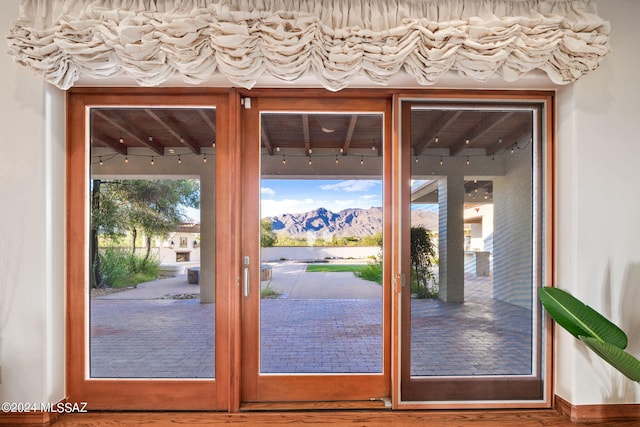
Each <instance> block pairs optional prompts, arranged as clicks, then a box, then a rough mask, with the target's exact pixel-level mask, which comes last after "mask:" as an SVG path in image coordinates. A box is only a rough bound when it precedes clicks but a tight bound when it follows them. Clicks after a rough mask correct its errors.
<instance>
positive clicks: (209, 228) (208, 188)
mask: <svg viewBox="0 0 640 427" xmlns="http://www.w3.org/2000/svg"><path fill="white" fill-rule="evenodd" d="M214 175H215V173H214V170H213V169H209V168H205V170H204V171H203V173H202V174H200V302H201V303H209V302H215V301H216V286H215V277H216V260H215V253H216V252H215V242H216V240H215V238H216V233H215V208H216V203H215V182H214Z"/></svg>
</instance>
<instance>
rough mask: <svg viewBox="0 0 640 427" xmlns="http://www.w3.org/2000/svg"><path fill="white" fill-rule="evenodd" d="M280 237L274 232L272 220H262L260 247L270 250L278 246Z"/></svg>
mask: <svg viewBox="0 0 640 427" xmlns="http://www.w3.org/2000/svg"><path fill="white" fill-rule="evenodd" d="M277 241H278V236H277V235H276V232H275V231H273V222H272V221H271V219H270V218H262V219H261V220H260V246H261V247H263V248H270V247H272V246H274V245H275V244H276V242H277Z"/></svg>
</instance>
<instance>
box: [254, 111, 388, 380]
mask: <svg viewBox="0 0 640 427" xmlns="http://www.w3.org/2000/svg"><path fill="white" fill-rule="evenodd" d="M261 127H262V130H263V138H262V161H261V163H262V165H261V217H262V222H261V226H262V236H261V247H262V249H261V284H262V294H261V297H262V298H261V303H260V334H261V339H260V373H265V374H273V373H381V372H382V349H383V343H382V335H383V327H382V321H383V314H382V268H383V263H382V242H383V238H382V231H383V226H382V225H383V212H382V165H383V162H382V153H381V152H380V149H381V144H382V115H380V114H361V113H339V114H338V113H334V114H275V113H263V114H262V116H261ZM298 131H299V132H298ZM305 133H306V134H305Z"/></svg>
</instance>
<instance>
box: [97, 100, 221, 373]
mask: <svg viewBox="0 0 640 427" xmlns="http://www.w3.org/2000/svg"><path fill="white" fill-rule="evenodd" d="M90 121H91V126H90V129H91V152H90V161H91V164H90V186H89V191H90V200H91V210H90V218H91V221H90V224H91V225H90V231H89V232H90V242H89V243H90V244H89V256H88V257H87V258H88V261H89V266H88V271H89V283H90V290H89V291H90V292H89V309H90V331H89V333H90V336H89V354H90V361H89V375H90V377H92V378H213V377H214V376H215V363H214V361H215V348H214V347H215V346H214V342H215V332H214V331H215V323H214V320H215V283H214V271H215V265H214V259H213V253H214V252H213V251H214V241H213V238H214V234H213V231H214V228H213V217H214V191H213V182H212V181H213V176H214V168H215V149H214V148H213V141H215V109H178V108H176V109H170V108H162V109H143V108H96V109H92V110H91V119H90ZM205 159H208V160H207V161H205ZM201 211H202V212H203V215H202V216H201V215H200V212H201Z"/></svg>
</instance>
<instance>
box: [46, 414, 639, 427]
mask: <svg viewBox="0 0 640 427" xmlns="http://www.w3.org/2000/svg"><path fill="white" fill-rule="evenodd" d="M215 424H225V425H227V426H252V427H253V426H268V427H274V426H290V425H292V424H304V425H308V426H349V427H354V426H367V427H383V426H384V427H389V426H394V427H396V426H438V427H454V426H455V427H467V426H473V427H478V426H482V427H496V426H517V427H534V426H535V427H540V426H558V427H564V426H566V427H569V426H575V425H576V424H573V423H572V422H571V421H570V420H569V418H567V417H565V416H563V415H561V414H560V413H559V412H557V411H555V410H531V411H521V410H513V411H508V410H503V411H476V410H470V411H394V412H392V411H315V412H241V413H234V414H229V413H212V412H92V413H87V414H67V415H62V416H61V417H60V418H58V419H57V420H56V421H55V422H54V423H53V425H54V426H57V427H60V426H69V427H70V426H87V427H91V426H176V425H191V426H203V425H215ZM580 425H588V426H592V427H604V426H607V427H631V426H636V427H637V426H638V421H637V420H635V421H618V422H611V421H608V422H606V423H604V422H603V423H583V424H580Z"/></svg>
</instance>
